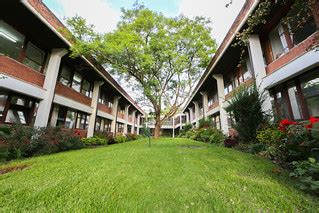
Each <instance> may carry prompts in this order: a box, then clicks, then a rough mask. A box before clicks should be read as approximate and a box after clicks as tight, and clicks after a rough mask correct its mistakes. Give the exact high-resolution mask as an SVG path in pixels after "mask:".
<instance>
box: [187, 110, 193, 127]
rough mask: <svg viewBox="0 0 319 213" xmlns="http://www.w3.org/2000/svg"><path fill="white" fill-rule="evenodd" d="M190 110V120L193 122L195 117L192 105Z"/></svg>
mask: <svg viewBox="0 0 319 213" xmlns="http://www.w3.org/2000/svg"><path fill="white" fill-rule="evenodd" d="M188 110H189V121H190V123H191V124H192V123H193V118H194V115H193V114H194V113H193V109H192V108H191V107H189V108H188Z"/></svg>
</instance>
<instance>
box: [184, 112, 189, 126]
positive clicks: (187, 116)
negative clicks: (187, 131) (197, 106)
mask: <svg viewBox="0 0 319 213" xmlns="http://www.w3.org/2000/svg"><path fill="white" fill-rule="evenodd" d="M185 115H186V123H187V124H188V123H190V121H189V120H190V119H189V112H185Z"/></svg>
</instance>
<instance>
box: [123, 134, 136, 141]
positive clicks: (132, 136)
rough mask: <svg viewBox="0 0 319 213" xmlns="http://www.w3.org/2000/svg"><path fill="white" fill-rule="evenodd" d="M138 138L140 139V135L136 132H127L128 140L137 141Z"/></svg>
mask: <svg viewBox="0 0 319 213" xmlns="http://www.w3.org/2000/svg"><path fill="white" fill-rule="evenodd" d="M137 139H138V137H137V135H136V134H132V133H128V134H126V140H127V141H135V140H137Z"/></svg>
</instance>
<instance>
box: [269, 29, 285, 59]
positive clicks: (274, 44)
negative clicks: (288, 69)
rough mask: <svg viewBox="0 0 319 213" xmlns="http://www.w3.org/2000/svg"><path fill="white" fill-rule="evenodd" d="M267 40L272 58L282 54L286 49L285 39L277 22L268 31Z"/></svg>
mask: <svg viewBox="0 0 319 213" xmlns="http://www.w3.org/2000/svg"><path fill="white" fill-rule="evenodd" d="M269 40H270V44H271V49H272V55H273V60H275V59H277V58H279V57H280V56H282V55H283V54H284V52H285V49H287V45H285V46H284V44H286V43H287V42H286V40H285V36H284V32H283V30H282V26H281V25H280V24H279V25H278V26H277V27H275V28H274V29H273V30H272V31H271V32H270V33H269Z"/></svg>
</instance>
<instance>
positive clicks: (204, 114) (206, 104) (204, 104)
mask: <svg viewBox="0 0 319 213" xmlns="http://www.w3.org/2000/svg"><path fill="white" fill-rule="evenodd" d="M200 94H201V95H202V96H203V109H204V112H203V116H204V118H206V114H207V111H208V94H207V92H201V93H200Z"/></svg>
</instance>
